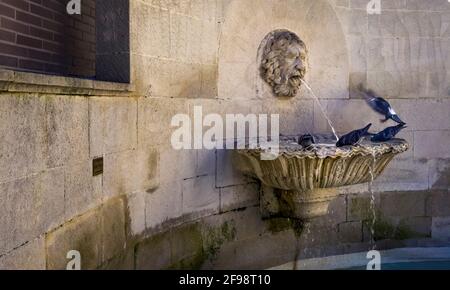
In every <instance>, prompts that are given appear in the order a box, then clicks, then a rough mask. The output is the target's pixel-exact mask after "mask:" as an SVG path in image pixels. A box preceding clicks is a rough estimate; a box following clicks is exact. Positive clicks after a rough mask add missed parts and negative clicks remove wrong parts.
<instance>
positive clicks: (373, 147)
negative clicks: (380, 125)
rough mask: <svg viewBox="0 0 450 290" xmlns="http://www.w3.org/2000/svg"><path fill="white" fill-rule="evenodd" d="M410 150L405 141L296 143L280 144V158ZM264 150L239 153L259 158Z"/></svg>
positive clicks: (330, 156)
mask: <svg viewBox="0 0 450 290" xmlns="http://www.w3.org/2000/svg"><path fill="white" fill-rule="evenodd" d="M408 149H409V144H408V143H407V142H406V140H404V139H392V140H391V141H388V142H382V143H373V142H370V141H363V142H362V143H361V144H360V145H356V146H345V147H341V148H337V147H336V146H334V144H328V143H324V144H317V145H314V146H313V148H312V149H304V148H302V147H301V146H300V145H298V144H296V143H290V144H289V143H285V142H284V143H283V142H281V143H280V152H279V157H278V158H280V157H285V158H320V159H325V158H342V157H345V158H348V157H353V156H356V155H361V156H368V155H371V156H375V157H377V156H380V155H383V154H387V153H393V154H399V153H403V152H406V151H407V150H408ZM263 152H264V150H263V149H261V148H255V149H239V150H238V153H240V154H244V155H248V154H250V155H253V156H255V157H256V156H259V155H260V154H261V153H263Z"/></svg>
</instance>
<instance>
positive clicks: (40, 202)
mask: <svg viewBox="0 0 450 290" xmlns="http://www.w3.org/2000/svg"><path fill="white" fill-rule="evenodd" d="M0 192H1V195H0V207H1V209H0V211H1V212H2V214H1V215H0V233H1V234H0V237H1V238H0V254H2V253H5V252H6V251H8V250H10V249H12V248H14V247H18V246H19V245H21V244H24V243H25V242H28V241H30V240H31V239H34V238H35V237H37V236H39V235H41V234H43V233H45V232H46V231H48V230H49V229H51V228H53V227H55V226H58V225H59V224H61V223H62V221H63V219H64V171H63V170H62V169H54V170H50V171H48V172H44V173H41V174H38V175H33V176H30V177H26V178H23V179H18V180H15V181H11V182H8V183H2V184H0Z"/></svg>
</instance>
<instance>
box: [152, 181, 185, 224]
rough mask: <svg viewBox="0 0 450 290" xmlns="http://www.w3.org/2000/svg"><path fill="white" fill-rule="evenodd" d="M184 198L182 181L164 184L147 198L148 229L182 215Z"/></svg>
mask: <svg viewBox="0 0 450 290" xmlns="http://www.w3.org/2000/svg"><path fill="white" fill-rule="evenodd" d="M182 208H183V197H182V189H181V181H173V182H171V183H162V184H161V185H160V187H158V188H157V189H156V190H155V191H153V192H151V193H150V194H147V195H146V196H145V220H146V225H147V228H155V227H157V226H159V225H161V224H162V223H163V222H165V221H167V220H170V219H175V218H178V217H180V216H181V215H182Z"/></svg>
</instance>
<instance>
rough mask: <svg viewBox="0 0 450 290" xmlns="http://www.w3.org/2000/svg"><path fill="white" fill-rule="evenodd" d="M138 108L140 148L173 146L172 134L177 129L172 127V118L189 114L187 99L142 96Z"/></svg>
mask: <svg viewBox="0 0 450 290" xmlns="http://www.w3.org/2000/svg"><path fill="white" fill-rule="evenodd" d="M156 76H157V75H155V77H156ZM167 82H168V81H167ZM138 110H139V113H138V139H139V140H138V143H139V147H140V148H142V147H146V146H155V145H162V146H167V147H170V148H171V147H172V145H171V136H172V133H173V132H174V131H175V130H176V129H177V127H171V121H172V118H173V117H174V116H175V115H177V114H187V115H188V114H189V107H188V105H187V101H186V100H183V99H168V98H140V99H139V100H138Z"/></svg>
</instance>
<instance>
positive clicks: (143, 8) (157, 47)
mask: <svg viewBox="0 0 450 290" xmlns="http://www.w3.org/2000/svg"><path fill="white" fill-rule="evenodd" d="M149 4H150V3H145V2H134V1H131V3H130V6H131V7H130V12H131V15H130V16H131V19H133V23H132V25H131V37H130V39H131V47H132V51H133V53H137V54H141V55H149V56H155V57H165V58H168V57H169V56H170V17H169V11H168V10H167V9H162V8H160V7H155V6H151V5H149Z"/></svg>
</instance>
